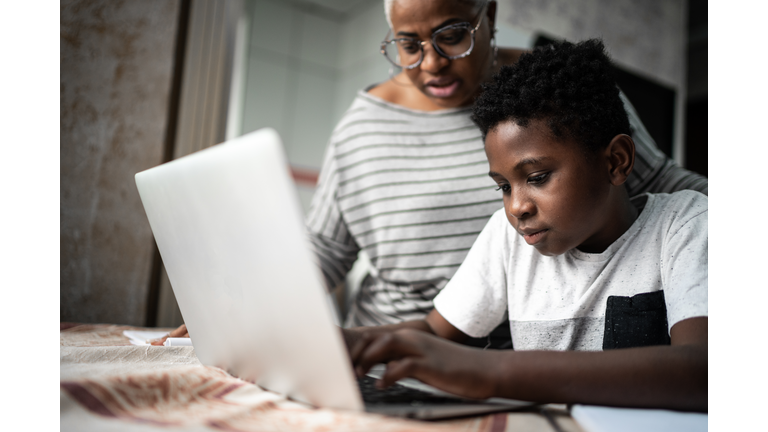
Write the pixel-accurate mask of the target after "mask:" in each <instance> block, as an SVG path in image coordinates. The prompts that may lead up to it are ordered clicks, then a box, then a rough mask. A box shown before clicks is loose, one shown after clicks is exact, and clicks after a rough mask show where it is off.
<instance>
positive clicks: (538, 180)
mask: <svg viewBox="0 0 768 432" xmlns="http://www.w3.org/2000/svg"><path fill="white" fill-rule="evenodd" d="M548 178H549V173H544V174H539V175H535V176H533V177H528V183H531V184H542V183H544V182H545V181H547V179H548Z"/></svg>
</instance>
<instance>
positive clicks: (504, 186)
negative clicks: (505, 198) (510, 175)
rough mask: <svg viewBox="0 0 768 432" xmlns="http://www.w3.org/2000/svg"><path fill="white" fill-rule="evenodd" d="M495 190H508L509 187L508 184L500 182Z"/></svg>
mask: <svg viewBox="0 0 768 432" xmlns="http://www.w3.org/2000/svg"><path fill="white" fill-rule="evenodd" d="M496 190H500V191H502V192H509V191H510V188H509V185H508V184H501V185H499V187H497V188H496Z"/></svg>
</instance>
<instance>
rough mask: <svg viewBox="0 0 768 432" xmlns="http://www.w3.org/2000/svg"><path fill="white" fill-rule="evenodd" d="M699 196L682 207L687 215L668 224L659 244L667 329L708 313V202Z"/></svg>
mask: <svg viewBox="0 0 768 432" xmlns="http://www.w3.org/2000/svg"><path fill="white" fill-rule="evenodd" d="M699 197H700V198H699V199H696V200H693V201H691V202H689V203H688V204H687V208H686V209H684V210H683V211H681V213H683V214H687V215H689V216H688V217H685V218H683V219H682V220H681V221H680V222H679V223H678V224H673V225H672V226H671V227H670V231H669V234H668V236H667V239H666V240H665V242H664V244H663V246H662V251H661V253H662V262H661V265H662V272H661V279H662V284H663V286H664V300H665V302H666V305H667V324H668V326H669V329H672V326H673V325H675V324H676V323H678V322H680V321H682V320H684V319H687V318H693V317H700V316H708V315H709V306H708V304H709V301H708V293H709V291H708V290H709V270H708V268H709V267H708V266H709V259H708V254H709V253H708V242H709V234H708V210H707V209H708V203H707V199H706V198H705V197H701V196H700V195H699Z"/></svg>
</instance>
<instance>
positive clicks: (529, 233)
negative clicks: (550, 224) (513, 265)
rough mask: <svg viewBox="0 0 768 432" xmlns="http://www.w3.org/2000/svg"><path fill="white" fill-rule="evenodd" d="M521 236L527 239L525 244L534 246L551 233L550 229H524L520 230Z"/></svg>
mask: <svg viewBox="0 0 768 432" xmlns="http://www.w3.org/2000/svg"><path fill="white" fill-rule="evenodd" d="M519 232H520V235H522V236H523V238H524V239H525V242H526V243H528V244H529V245H531V246H533V245H535V244H536V243H538V242H540V241H541V239H542V238H544V234H546V233H547V232H549V230H548V229H524V230H519Z"/></svg>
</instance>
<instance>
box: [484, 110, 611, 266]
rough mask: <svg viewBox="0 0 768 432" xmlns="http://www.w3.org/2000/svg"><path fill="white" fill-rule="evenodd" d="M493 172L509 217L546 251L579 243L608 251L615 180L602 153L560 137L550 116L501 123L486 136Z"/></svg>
mask: <svg viewBox="0 0 768 432" xmlns="http://www.w3.org/2000/svg"><path fill="white" fill-rule="evenodd" d="M485 153H486V155H487V156H488V162H489V163H490V168H491V169H490V173H489V175H490V176H491V178H493V179H494V181H496V183H497V184H498V185H499V187H500V188H501V190H502V192H503V196H504V210H505V211H506V214H507V219H509V223H511V224H512V226H513V227H514V228H515V230H517V232H518V233H519V234H520V235H522V236H523V238H524V239H525V241H526V242H527V243H528V244H529V245H532V246H533V247H535V248H536V249H537V250H538V251H539V252H540V253H541V254H542V255H549V256H552V255H560V254H562V253H565V252H566V251H568V250H570V249H573V248H576V247H577V248H579V249H580V250H582V251H584V252H592V253H596V252H602V251H604V250H605V249H606V248H607V247H608V246H609V245H610V244H611V243H612V242H613V240H615V239H613V238H607V237H606V235H605V232H604V230H603V227H604V226H605V224H606V221H605V220H604V219H605V218H606V215H609V214H612V212H611V211H610V208H608V207H609V202H610V200H609V195H610V188H611V183H610V180H609V179H608V176H607V171H608V169H609V168H608V167H607V165H606V166H604V165H605V164H603V163H602V162H601V159H600V158H599V157H597V156H596V157H590V158H589V159H588V158H586V157H585V156H584V151H583V150H582V147H581V146H580V145H579V144H577V143H575V142H572V141H571V140H569V139H558V138H554V137H553V136H552V135H551V132H550V131H549V128H548V127H547V125H546V123H545V122H544V121H531V122H530V123H529V124H528V126H527V127H525V128H523V127H520V126H518V125H517V124H515V123H514V122H512V121H505V122H502V123H500V124H499V125H498V126H497V127H496V128H495V129H493V130H491V131H490V132H489V133H488V135H487V137H486V140H485Z"/></svg>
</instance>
